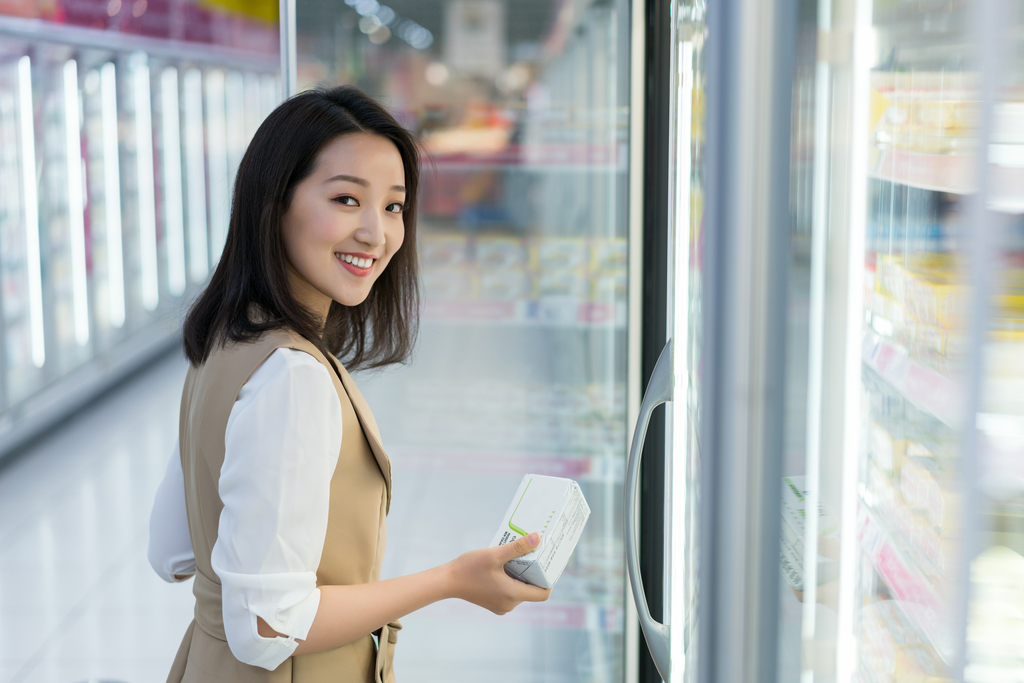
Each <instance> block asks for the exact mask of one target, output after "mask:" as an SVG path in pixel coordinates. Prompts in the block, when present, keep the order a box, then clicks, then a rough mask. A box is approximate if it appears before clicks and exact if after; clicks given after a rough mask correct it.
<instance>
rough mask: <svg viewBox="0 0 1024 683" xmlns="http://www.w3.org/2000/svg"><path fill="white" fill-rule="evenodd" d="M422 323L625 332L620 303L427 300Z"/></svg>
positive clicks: (623, 310)
mask: <svg viewBox="0 0 1024 683" xmlns="http://www.w3.org/2000/svg"><path fill="white" fill-rule="evenodd" d="M422 319H423V321H424V322H427V323H447V324H485V325H514V326H524V327H563V328H575V329H593V328H606V329H625V327H626V310H625V306H624V305H622V304H605V303H589V302H580V301H578V300H575V299H572V300H557V301H555V300H551V301H545V300H540V301H537V300H527V299H513V300H488V299H479V300H447V299H427V300H426V301H425V303H424V307H423V318H422Z"/></svg>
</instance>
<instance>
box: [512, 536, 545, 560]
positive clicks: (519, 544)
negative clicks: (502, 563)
mask: <svg viewBox="0 0 1024 683" xmlns="http://www.w3.org/2000/svg"><path fill="white" fill-rule="evenodd" d="M508 545H509V548H508V554H507V555H506V556H505V557H506V558H507V559H506V561H508V560H514V559H515V558H517V557H522V556H523V555H525V554H526V553H532V552H533V551H534V550H536V549H537V546H539V545H540V534H539V533H537V532H536V531H534V532H533V533H532V534H529V535H528V536H520V537H519V538H517V539H516V540H515V541H514V542H512V543H509V544H508Z"/></svg>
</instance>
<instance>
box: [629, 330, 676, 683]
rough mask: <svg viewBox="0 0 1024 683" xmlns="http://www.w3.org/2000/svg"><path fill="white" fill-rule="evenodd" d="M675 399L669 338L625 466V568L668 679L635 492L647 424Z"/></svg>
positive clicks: (664, 636) (665, 636) (665, 638)
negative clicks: (644, 566)
mask: <svg viewBox="0 0 1024 683" xmlns="http://www.w3.org/2000/svg"><path fill="white" fill-rule="evenodd" d="M670 400H672V340H671V339H669V340H668V343H667V344H665V348H663V349H662V350H661V355H660V356H658V362H657V363H655V364H654V372H653V373H651V379H650V381H649V382H648V383H647V393H645V394H644V400H643V403H642V404H641V405H640V415H639V416H638V417H637V419H636V430H635V431H634V432H633V445H632V446H631V447H630V449H629V464H628V466H627V467H626V510H625V513H626V514H625V518H626V520H625V521H626V530H625V539H626V569H627V570H628V571H629V585H630V587H631V588H632V589H633V599H634V601H635V602H636V609H637V612H638V614H639V616H640V628H641V629H642V630H643V632H644V639H645V640H646V641H647V648H648V649H649V650H650V651H651V657H652V658H653V659H654V664H655V666H657V667H658V673H660V674H661V677H662V678H663V679H664V680H666V681H667V680H668V674H669V668H670V666H669V665H670V663H671V662H670V657H669V627H668V626H667V625H665V624H662V623H659V622H657V621H655V620H654V617H652V616H651V610H650V609H649V608H648V607H647V595H646V594H645V593H644V585H643V581H642V580H641V579H640V558H639V548H638V547H637V538H636V496H637V487H638V486H639V484H640V458H641V456H642V455H643V448H644V438H645V437H646V436H647V426H648V425H649V424H650V421H651V413H653V412H654V409H655V408H657V407H658V406H659V405H661V404H662V403H664V402H666V401H670Z"/></svg>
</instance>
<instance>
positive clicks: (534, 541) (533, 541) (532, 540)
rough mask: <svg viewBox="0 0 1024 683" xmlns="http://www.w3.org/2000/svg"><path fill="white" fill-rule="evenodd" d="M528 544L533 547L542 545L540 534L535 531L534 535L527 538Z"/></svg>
mask: <svg viewBox="0 0 1024 683" xmlns="http://www.w3.org/2000/svg"><path fill="white" fill-rule="evenodd" d="M526 542H527V543H529V544H530V545H532V546H536V545H537V544H538V543H540V534H538V533H537V532H536V531H534V532H533V533H532V534H530V535H529V536H527V537H526Z"/></svg>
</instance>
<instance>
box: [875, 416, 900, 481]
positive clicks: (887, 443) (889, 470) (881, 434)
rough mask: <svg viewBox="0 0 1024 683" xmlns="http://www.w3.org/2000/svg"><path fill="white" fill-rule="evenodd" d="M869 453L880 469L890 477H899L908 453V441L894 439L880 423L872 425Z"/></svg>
mask: <svg viewBox="0 0 1024 683" xmlns="http://www.w3.org/2000/svg"><path fill="white" fill-rule="evenodd" d="M870 429H871V431H870V435H869V441H868V453H869V454H870V455H871V458H872V460H874V461H875V463H876V464H877V465H878V467H879V468H880V469H881V470H882V471H883V472H885V473H886V474H888V475H889V476H899V474H900V469H901V468H902V467H903V461H904V458H905V456H906V452H907V441H906V439H899V438H895V437H893V435H892V434H891V433H890V432H889V430H888V429H886V428H885V427H883V426H882V425H881V424H879V423H878V422H872V423H871V428H870Z"/></svg>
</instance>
